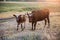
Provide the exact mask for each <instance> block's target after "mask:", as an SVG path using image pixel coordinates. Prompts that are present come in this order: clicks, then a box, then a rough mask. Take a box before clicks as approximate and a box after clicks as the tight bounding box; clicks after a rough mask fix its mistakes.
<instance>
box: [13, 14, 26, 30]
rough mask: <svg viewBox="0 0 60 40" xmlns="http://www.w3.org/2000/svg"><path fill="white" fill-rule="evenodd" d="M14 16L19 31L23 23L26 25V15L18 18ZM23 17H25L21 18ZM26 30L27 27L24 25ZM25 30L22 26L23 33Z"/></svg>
mask: <svg viewBox="0 0 60 40" xmlns="http://www.w3.org/2000/svg"><path fill="white" fill-rule="evenodd" d="M13 16H15V18H16V22H17V30H18V27H19V24H21V23H24V24H25V21H26V19H25V15H19V16H18V17H17V16H16V15H15V14H14V15H13ZM21 16H23V17H21ZM24 28H25V25H24ZM24 28H23V27H22V24H21V29H22V31H23V29H24Z"/></svg>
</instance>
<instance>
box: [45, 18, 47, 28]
mask: <svg viewBox="0 0 60 40" xmlns="http://www.w3.org/2000/svg"><path fill="white" fill-rule="evenodd" d="M44 21H45V25H44V28H45V26H46V24H47V20H46V19H45V20H44Z"/></svg>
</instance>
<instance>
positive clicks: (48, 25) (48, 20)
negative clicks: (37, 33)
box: [47, 17, 50, 28]
mask: <svg viewBox="0 0 60 40" xmlns="http://www.w3.org/2000/svg"><path fill="white" fill-rule="evenodd" d="M47 20H48V28H49V27H50V19H49V17H48V18H47Z"/></svg>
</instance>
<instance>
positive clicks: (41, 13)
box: [27, 9, 50, 30]
mask: <svg viewBox="0 0 60 40" xmlns="http://www.w3.org/2000/svg"><path fill="white" fill-rule="evenodd" d="M27 15H28V18H29V22H32V30H35V29H36V24H37V22H38V21H42V20H44V21H45V25H46V23H47V21H48V26H49V25H50V20H49V9H41V10H33V11H32V12H31V13H27Z"/></svg>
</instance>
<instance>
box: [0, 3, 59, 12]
mask: <svg viewBox="0 0 60 40" xmlns="http://www.w3.org/2000/svg"><path fill="white" fill-rule="evenodd" d="M43 7H46V8H47V7H48V8H50V9H52V10H54V11H60V9H59V8H60V5H57V6H56V5H53V3H52V4H48V3H39V2H36V3H35V2H19V3H18V2H17V3H0V13H1V12H8V11H18V12H21V11H31V10H33V9H38V8H43ZM52 10H51V11H52Z"/></svg>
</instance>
